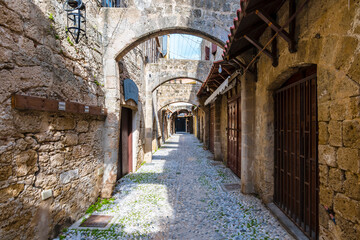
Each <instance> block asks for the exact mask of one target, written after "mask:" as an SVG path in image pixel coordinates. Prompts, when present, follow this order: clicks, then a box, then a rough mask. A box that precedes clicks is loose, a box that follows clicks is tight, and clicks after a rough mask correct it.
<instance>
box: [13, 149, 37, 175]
mask: <svg viewBox="0 0 360 240" xmlns="http://www.w3.org/2000/svg"><path fill="white" fill-rule="evenodd" d="M37 160H38V154H37V152H35V151H34V150H27V151H25V152H22V153H19V154H17V155H16V156H15V162H16V166H17V168H16V175H17V176H25V175H28V174H34V173H35V172H36V171H37V170H39V168H38V164H37Z"/></svg>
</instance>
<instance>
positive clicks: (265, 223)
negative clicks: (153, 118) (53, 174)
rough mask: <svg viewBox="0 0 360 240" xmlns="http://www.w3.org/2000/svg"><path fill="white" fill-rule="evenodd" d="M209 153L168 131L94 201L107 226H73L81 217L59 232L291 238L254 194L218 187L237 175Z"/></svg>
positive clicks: (145, 236) (151, 236)
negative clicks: (146, 159) (144, 160)
mask: <svg viewBox="0 0 360 240" xmlns="http://www.w3.org/2000/svg"><path fill="white" fill-rule="evenodd" d="M211 158H212V155H211V153H209V152H208V151H205V150H203V148H202V144H200V142H199V141H198V140H197V139H196V138H195V137H194V136H193V135H190V134H176V135H174V136H172V137H171V138H170V139H169V140H168V141H167V142H166V144H164V145H163V146H162V147H161V148H160V149H159V150H158V151H157V152H156V153H155V154H154V155H153V162H152V163H151V164H144V165H143V166H141V168H140V169H139V170H138V171H137V172H136V173H132V174H129V175H127V176H125V177H124V178H122V179H121V180H120V181H119V183H118V185H117V186H116V189H115V194H114V198H113V199H111V200H110V201H106V202H103V203H102V204H99V205H97V206H98V208H99V209H98V210H96V211H95V212H94V213H93V214H95V215H110V216H113V218H112V220H111V222H110V224H108V227H107V228H103V229H101V228H82V227H77V226H78V225H79V224H80V223H81V222H83V221H84V219H85V217H84V218H83V219H82V220H79V222H78V223H77V224H74V225H73V226H72V228H70V229H67V230H65V232H64V233H63V234H62V235H61V237H59V238H60V239H292V238H291V237H290V236H289V235H288V233H287V232H286V231H285V230H284V229H283V228H282V227H281V225H280V224H279V223H278V221H277V220H276V219H275V218H274V217H273V216H272V215H271V214H270V212H269V211H268V210H267V209H266V208H265V207H264V205H263V204H262V203H261V201H260V200H259V199H257V198H256V197H254V196H249V195H243V194H241V193H240V192H239V191H233V192H227V191H224V190H223V187H222V185H223V184H224V183H239V179H238V178H236V177H235V175H233V174H232V173H231V171H230V170H229V169H227V168H226V167H224V165H222V164H220V165H218V166H213V165H212V164H211V163H212V162H213V160H211ZM90 210H91V209H90ZM88 215H89V214H88ZM88 215H87V216H88ZM87 216H86V217H87Z"/></svg>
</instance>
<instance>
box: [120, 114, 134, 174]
mask: <svg viewBox="0 0 360 240" xmlns="http://www.w3.org/2000/svg"><path fill="white" fill-rule="evenodd" d="M132 115H133V113H132V110H131V109H129V108H124V107H123V108H122V109H121V126H120V142H119V160H118V168H117V180H119V179H120V178H122V177H123V176H125V175H126V174H128V173H129V172H131V171H132V167H133V166H132V165H133V164H132V158H133V153H132V148H133V145H132Z"/></svg>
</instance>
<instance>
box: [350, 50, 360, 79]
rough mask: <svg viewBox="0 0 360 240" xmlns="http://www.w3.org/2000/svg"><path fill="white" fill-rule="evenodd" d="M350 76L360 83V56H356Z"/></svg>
mask: <svg viewBox="0 0 360 240" xmlns="http://www.w3.org/2000/svg"><path fill="white" fill-rule="evenodd" d="M348 76H349V77H350V78H351V79H352V80H353V81H355V82H357V83H360V78H359V76H360V54H356V55H355V59H354V62H353V63H352V64H351V67H350V69H349V72H348Z"/></svg>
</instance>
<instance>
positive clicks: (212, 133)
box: [209, 104, 215, 153]
mask: <svg viewBox="0 0 360 240" xmlns="http://www.w3.org/2000/svg"><path fill="white" fill-rule="evenodd" d="M209 127H210V129H209V150H210V152H212V153H214V141H215V105H214V104H212V105H211V107H210V124H209Z"/></svg>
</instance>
